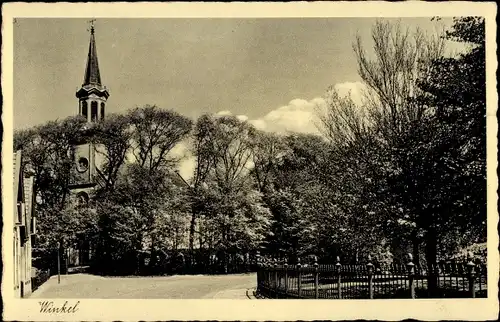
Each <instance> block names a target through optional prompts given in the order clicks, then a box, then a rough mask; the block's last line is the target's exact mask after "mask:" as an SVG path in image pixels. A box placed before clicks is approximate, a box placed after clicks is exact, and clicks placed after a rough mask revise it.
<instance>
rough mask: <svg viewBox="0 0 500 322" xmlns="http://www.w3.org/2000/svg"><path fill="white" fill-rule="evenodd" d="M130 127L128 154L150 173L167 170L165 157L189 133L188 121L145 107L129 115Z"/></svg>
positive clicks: (165, 111) (169, 159)
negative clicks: (130, 142) (129, 149)
mask: <svg viewBox="0 0 500 322" xmlns="http://www.w3.org/2000/svg"><path fill="white" fill-rule="evenodd" d="M129 118H130V123H131V125H132V153H133V155H134V156H135V158H136V161H137V162H138V163H139V164H140V165H141V166H142V167H145V168H148V169H149V170H150V171H155V170H156V169H158V168H161V167H168V166H169V165H171V164H172V161H174V159H173V158H172V157H170V156H169V155H168V154H169V152H170V151H171V150H172V149H173V148H174V146H175V145H176V144H177V143H179V142H180V141H181V140H182V139H184V138H185V137H186V136H187V135H188V134H189V132H190V131H191V126H192V121H191V120H190V119H188V118H187V117H184V116H182V115H180V114H178V113H176V112H174V111H170V110H162V109H159V108H158V107H156V106H149V105H146V106H145V107H144V108H135V109H133V110H132V111H130V113H129Z"/></svg>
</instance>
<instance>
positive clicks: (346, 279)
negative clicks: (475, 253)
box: [257, 260, 487, 299]
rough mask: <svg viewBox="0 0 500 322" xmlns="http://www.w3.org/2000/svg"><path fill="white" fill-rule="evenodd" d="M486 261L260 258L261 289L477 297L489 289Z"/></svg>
mask: <svg viewBox="0 0 500 322" xmlns="http://www.w3.org/2000/svg"><path fill="white" fill-rule="evenodd" d="M486 272H487V271H486V265H484V264H476V263H474V262H473V261H472V260H470V261H468V262H465V263H440V264H437V265H435V266H433V267H431V268H430V269H428V268H426V267H419V266H416V265H414V264H413V262H412V261H411V260H410V261H408V262H407V264H405V265H396V264H394V265H387V266H379V267H375V265H374V264H373V263H371V261H368V262H367V263H366V264H364V265H343V264H341V263H340V261H339V260H337V263H336V264H333V265H318V263H317V261H316V262H315V263H314V264H313V265H301V264H300V261H299V262H298V264H296V265H288V264H287V263H278V262H277V261H274V262H271V263H270V262H268V263H260V265H259V268H258V271H257V292H258V293H260V294H261V295H262V296H264V297H268V298H303V299H382V298H413V299H415V298H475V297H486V296H487V295H486V294H487V282H486V281H487V274H486Z"/></svg>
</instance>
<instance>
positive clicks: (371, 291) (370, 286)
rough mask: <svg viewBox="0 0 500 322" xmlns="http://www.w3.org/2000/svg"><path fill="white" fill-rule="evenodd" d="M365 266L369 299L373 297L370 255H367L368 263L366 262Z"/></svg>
mask: <svg viewBox="0 0 500 322" xmlns="http://www.w3.org/2000/svg"><path fill="white" fill-rule="evenodd" d="M366 267H367V268H368V292H369V294H370V299H373V263H372V257H371V256H370V255H368V264H366Z"/></svg>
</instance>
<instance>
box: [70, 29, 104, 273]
mask: <svg viewBox="0 0 500 322" xmlns="http://www.w3.org/2000/svg"><path fill="white" fill-rule="evenodd" d="M76 97H77V99H78V115H80V116H83V117H84V118H85V119H86V120H87V122H88V123H95V122H98V121H100V120H103V119H104V117H105V115H106V104H107V100H108V98H109V92H108V89H107V88H106V86H103V84H102V82H101V74H100V71H99V62H98V59H97V48H96V41H95V29H94V26H93V25H91V27H90V43H89V51H88V55H87V64H86V68H85V75H84V78H83V84H82V85H81V87H80V89H79V90H78V91H77V92H76ZM97 148H98V147H97V146H96V145H95V144H93V143H91V142H86V141H80V142H75V147H74V153H75V155H74V161H75V164H74V167H73V175H72V182H71V183H70V185H69V188H70V190H71V192H72V194H73V196H75V197H76V198H77V200H78V202H79V203H80V204H86V203H87V202H88V201H89V199H90V196H91V195H92V192H93V190H94V189H95V188H96V186H97V185H98V184H99V182H100V180H99V171H98V169H99V167H100V164H102V160H101V158H99V154H98V153H96V152H97ZM67 252H68V253H67V260H68V263H67V264H68V266H85V265H88V264H89V262H90V260H91V257H92V245H90V244H89V243H88V242H87V241H85V240H83V239H82V240H81V241H80V243H79V245H75V248H71V249H68V250H67Z"/></svg>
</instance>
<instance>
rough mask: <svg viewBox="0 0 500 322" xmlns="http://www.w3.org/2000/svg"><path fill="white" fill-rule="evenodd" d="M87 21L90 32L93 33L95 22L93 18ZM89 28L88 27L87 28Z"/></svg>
mask: <svg viewBox="0 0 500 322" xmlns="http://www.w3.org/2000/svg"><path fill="white" fill-rule="evenodd" d="M87 22H88V23H89V26H90V33H92V34H94V23H95V19H90V20H89V21H87ZM87 30H89V29H87Z"/></svg>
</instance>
